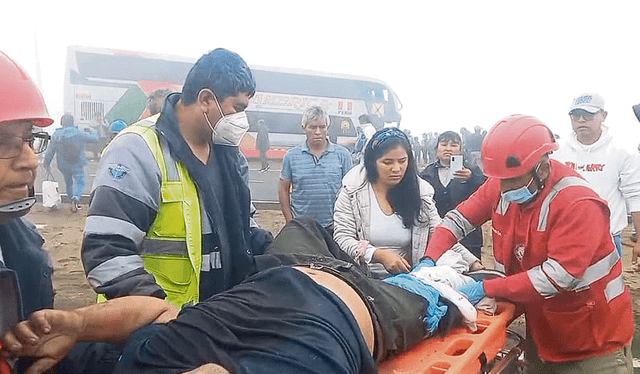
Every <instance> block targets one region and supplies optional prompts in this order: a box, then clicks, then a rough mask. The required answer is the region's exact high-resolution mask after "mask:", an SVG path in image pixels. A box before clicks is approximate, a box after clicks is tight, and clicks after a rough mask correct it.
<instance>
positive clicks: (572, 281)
mask: <svg viewBox="0 0 640 374" xmlns="http://www.w3.org/2000/svg"><path fill="white" fill-rule="evenodd" d="M557 149H558V145H557V143H556V142H555V139H554V137H553V134H552V133H551V131H550V130H549V129H548V128H547V127H546V126H545V125H544V124H543V123H542V122H541V121H539V120H538V119H536V118H534V117H529V116H522V115H513V116H510V117H506V118H504V119H502V120H501V121H500V122H498V123H497V124H496V125H495V126H494V127H493V128H492V129H491V131H490V132H489V134H488V135H487V136H486V138H485V140H484V142H483V144H482V160H483V163H484V171H485V174H486V175H487V176H488V177H489V179H488V180H487V182H486V183H485V184H484V185H482V186H480V188H479V189H478V191H477V192H476V193H475V194H474V195H472V196H470V197H469V199H467V200H466V201H463V202H462V203H460V205H458V206H457V207H456V209H454V210H452V211H450V212H449V213H447V215H446V217H445V218H444V220H443V223H442V224H441V225H440V226H438V228H436V230H435V232H434V235H433V237H432V238H431V240H429V244H428V246H427V249H426V252H425V256H426V257H428V259H426V260H423V262H427V263H430V261H429V259H432V260H434V261H435V260H437V259H438V258H439V257H440V255H442V253H444V252H445V251H446V250H447V249H449V248H451V246H452V245H453V244H455V243H456V242H457V241H458V240H460V239H462V238H464V237H465V235H466V234H467V233H469V232H471V231H472V230H473V229H474V228H476V227H479V226H481V225H482V224H483V223H485V222H487V221H489V220H492V235H493V251H494V256H495V259H496V268H497V269H498V270H502V271H504V272H505V273H506V274H507V277H506V278H495V279H488V280H484V281H480V282H477V283H475V284H471V285H469V286H465V287H464V288H463V289H461V290H459V291H461V292H462V293H464V294H466V295H467V296H468V297H469V299H470V300H471V301H472V302H474V301H476V300H480V299H481V298H482V297H483V296H484V295H487V296H490V297H498V298H505V299H508V300H510V301H513V302H515V303H518V304H520V305H522V306H523V307H524V310H525V316H526V324H527V339H529V340H530V343H531V344H528V348H527V351H526V353H525V359H526V369H525V372H526V373H623V372H624V373H627V372H628V373H631V372H632V370H633V367H632V356H631V348H630V347H631V340H632V337H633V336H632V335H633V317H632V312H631V300H630V296H629V292H628V290H627V289H626V288H625V284H624V280H623V278H622V261H621V258H620V255H619V254H618V252H617V251H616V249H615V246H614V243H613V239H612V237H611V234H610V233H609V209H608V207H607V203H606V202H605V201H604V200H603V199H602V198H600V197H599V196H598V195H597V194H596V193H595V192H594V191H593V190H592V189H591V188H590V187H589V185H588V183H587V182H586V181H585V180H584V179H582V177H580V175H579V174H578V173H576V172H574V171H573V170H571V169H569V168H568V167H566V166H564V165H562V164H561V163H559V162H557V161H554V160H550V159H549V157H548V155H549V153H551V152H552V151H554V150H557Z"/></svg>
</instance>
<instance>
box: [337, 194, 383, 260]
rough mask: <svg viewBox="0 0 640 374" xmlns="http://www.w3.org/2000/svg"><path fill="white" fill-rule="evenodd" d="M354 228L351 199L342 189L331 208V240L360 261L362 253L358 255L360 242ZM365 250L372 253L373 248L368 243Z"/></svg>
mask: <svg viewBox="0 0 640 374" xmlns="http://www.w3.org/2000/svg"><path fill="white" fill-rule="evenodd" d="M361 239H364V238H361V237H359V236H358V230H357V227H356V217H355V213H354V211H353V208H352V203H351V198H350V196H349V194H348V193H347V191H346V190H345V188H344V187H342V188H341V189H340V190H339V191H338V197H337V198H336V203H335V204H334V207H333V240H334V241H335V242H336V243H337V244H338V246H339V247H340V249H341V250H342V251H343V252H345V253H346V254H348V255H349V256H351V258H353V259H354V260H360V259H361V258H362V257H363V255H364V253H361V251H360V253H359V251H358V245H359V244H360V240H361ZM366 244H367V248H366V250H369V251H373V250H375V249H374V247H373V246H372V245H371V244H369V243H368V242H367V243H366Z"/></svg>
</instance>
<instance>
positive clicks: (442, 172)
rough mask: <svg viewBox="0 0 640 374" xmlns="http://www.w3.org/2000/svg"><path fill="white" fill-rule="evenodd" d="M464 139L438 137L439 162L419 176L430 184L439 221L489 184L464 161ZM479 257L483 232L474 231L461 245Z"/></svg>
mask: <svg viewBox="0 0 640 374" xmlns="http://www.w3.org/2000/svg"><path fill="white" fill-rule="evenodd" d="M462 154H463V152H462V139H461V138H460V135H459V134H458V133H456V132H455V131H446V132H443V133H442V134H440V136H438V141H437V143H436V160H435V161H434V162H432V163H431V164H429V165H427V167H426V168H425V169H424V170H422V172H420V174H419V175H420V177H421V178H422V179H424V180H426V181H427V182H429V183H430V184H431V185H432V186H433V188H434V190H435V194H434V196H433V200H434V201H435V203H436V208H437V209H438V214H439V215H440V217H444V215H445V214H446V213H447V212H448V211H450V210H452V209H455V207H456V206H457V205H458V204H459V203H460V202H462V201H463V200H465V199H466V198H468V197H469V196H470V195H471V194H472V193H474V192H475V191H476V190H477V189H478V187H480V185H481V184H482V183H484V181H485V180H486V178H485V176H484V175H483V174H482V171H480V169H479V168H478V167H477V166H473V165H470V164H468V163H467V162H465V161H464V157H463V155H462ZM460 243H461V244H462V245H463V246H465V247H467V249H469V251H470V252H471V253H473V254H474V255H475V256H476V257H478V258H481V256H480V255H481V252H482V244H483V240H482V229H481V228H478V229H476V230H473V232H471V233H470V234H469V235H467V236H466V237H465V238H464V239H462V241H461V242H460Z"/></svg>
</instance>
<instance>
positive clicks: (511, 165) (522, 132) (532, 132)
mask: <svg viewBox="0 0 640 374" xmlns="http://www.w3.org/2000/svg"><path fill="white" fill-rule="evenodd" d="M557 149H558V143H556V139H555V137H554V136H553V133H552V132H551V130H549V128H548V127H547V126H546V125H545V124H544V123H542V121H540V120H539V119H537V118H535V117H531V116H524V115H521V114H514V115H512V116H509V117H505V118H503V119H502V120H500V121H499V122H498V123H496V124H495V125H494V126H493V127H492V128H491V130H490V131H489V133H488V134H487V136H486V137H485V138H484V141H483V142H482V162H483V166H484V172H485V174H486V175H487V176H489V177H493V178H498V179H508V178H514V177H518V176H521V175H524V174H526V173H528V172H529V171H530V170H531V169H533V167H534V166H535V164H536V163H537V162H538V160H540V157H542V156H544V155H546V154H547V153H549V152H551V151H555V150H557Z"/></svg>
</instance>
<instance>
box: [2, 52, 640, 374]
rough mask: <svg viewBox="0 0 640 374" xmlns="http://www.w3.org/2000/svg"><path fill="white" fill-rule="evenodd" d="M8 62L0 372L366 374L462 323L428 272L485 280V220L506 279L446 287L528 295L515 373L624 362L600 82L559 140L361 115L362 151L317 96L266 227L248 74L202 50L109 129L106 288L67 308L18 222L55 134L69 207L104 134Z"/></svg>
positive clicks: (90, 259) (637, 160) (90, 246)
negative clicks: (336, 134) (520, 362)
mask: <svg viewBox="0 0 640 374" xmlns="http://www.w3.org/2000/svg"><path fill="white" fill-rule="evenodd" d="M0 71H2V74H1V75H0V80H1V81H2V84H0V100H2V103H3V105H2V107H3V108H5V109H3V110H2V112H1V113H0V273H5V274H7V276H8V278H3V280H4V279H13V280H14V282H15V283H16V284H17V286H16V287H15V288H16V289H18V291H17V294H16V295H3V297H5V296H6V297H11V296H13V297H14V298H15V300H17V301H16V303H17V304H19V305H20V308H19V309H21V310H22V311H24V315H18V316H16V317H15V320H16V322H17V320H21V319H24V318H23V317H27V316H28V318H26V319H24V320H23V321H22V322H19V323H18V324H17V325H6V323H7V322H6V321H11V320H12V319H11V318H5V317H4V315H3V318H2V323H3V325H2V326H1V327H2V332H3V336H2V350H3V357H7V356H12V357H16V358H19V359H18V360H11V361H7V360H2V361H0V372H2V370H4V369H3V368H6V367H7V366H9V365H13V366H14V369H13V370H15V371H17V372H23V371H24V370H27V368H29V369H28V370H30V371H29V372H30V373H39V372H43V371H45V370H48V369H49V368H52V367H55V368H56V370H57V371H58V372H64V373H146V372H148V373H187V372H188V373H292V372H304V373H375V372H377V368H376V366H377V363H379V362H381V361H382V360H384V359H385V358H387V357H390V356H392V355H395V354H398V353H401V352H403V351H405V350H407V349H408V348H410V347H411V346H413V345H414V344H416V343H417V342H419V341H420V340H422V339H425V338H428V337H429V336H431V335H432V334H433V333H435V331H436V330H438V329H440V330H442V326H445V325H449V324H450V323H451V321H456V320H459V319H460V315H459V314H460V313H459V312H458V313H456V310H457V306H456V304H455V303H452V302H450V301H449V300H447V299H446V298H445V297H442V295H441V294H440V293H439V291H438V288H436V287H434V286H433V285H432V284H430V283H429V282H426V283H425V281H424V274H425V271H427V272H428V270H429V269H432V268H433V269H438V268H439V267H445V266H447V267H451V268H454V269H455V270H456V272H457V273H460V274H461V273H464V274H474V273H475V274H478V272H480V273H482V270H483V269H484V264H483V262H482V254H481V248H482V246H483V236H482V235H483V234H482V230H481V226H482V225H483V224H484V223H486V222H488V221H491V224H492V230H491V234H492V239H493V255H494V257H495V264H496V269H497V270H499V271H500V272H502V273H503V276H497V277H491V276H486V277H481V279H479V280H474V278H469V279H468V280H466V281H464V282H461V283H460V284H457V285H456V286H455V292H457V293H459V295H461V296H464V302H468V303H471V304H477V303H479V302H480V301H481V300H483V299H485V298H490V299H495V298H498V299H504V300H508V301H511V302H513V303H516V304H517V305H518V306H520V309H521V310H522V311H523V312H524V314H525V317H526V327H527V334H526V339H527V340H526V342H527V346H526V352H525V365H524V372H525V373H592V372H598V373H622V372H626V373H630V372H631V371H632V356H631V350H630V347H631V341H632V338H633V330H634V326H633V325H634V322H633V316H632V309H631V299H630V295H629V292H628V289H627V288H626V287H625V284H624V280H623V278H622V261H621V258H622V246H621V239H620V233H621V231H622V229H623V228H624V227H626V225H627V221H626V220H627V215H628V214H630V215H631V217H632V219H633V222H634V225H635V227H636V229H638V228H640V214H639V213H638V212H640V155H638V154H636V153H630V152H627V151H624V150H622V149H620V148H618V147H616V146H615V143H614V142H613V141H612V140H611V136H610V135H609V134H608V131H607V127H606V125H604V120H605V119H606V116H607V112H606V111H605V105H604V99H603V98H602V97H601V96H599V95H597V94H583V95H580V96H578V97H577V98H576V99H574V101H573V102H572V104H571V106H570V109H569V116H570V122H571V125H572V128H573V130H574V137H573V138H571V139H568V140H567V142H566V143H565V144H562V145H560V144H559V143H558V141H557V140H556V137H555V136H554V134H553V133H552V132H551V131H550V130H549V128H548V127H547V126H546V125H545V124H544V123H542V122H541V121H540V120H538V119H536V118H535V117H531V116H525V115H512V116H508V117H505V118H503V119H501V120H500V121H498V122H497V123H496V124H495V125H494V126H493V127H492V128H491V129H490V130H489V132H484V131H483V130H482V128H481V127H479V126H476V127H475V128H474V133H471V132H469V131H467V130H466V129H464V128H463V129H461V131H460V133H456V132H454V131H444V132H442V133H439V134H438V133H429V134H423V139H422V141H419V139H418V137H412V136H411V134H410V133H409V132H407V131H401V130H400V129H398V128H395V127H389V128H382V129H379V130H376V129H375V128H373V125H371V120H370V118H367V116H361V117H360V119H359V122H360V127H359V133H360V134H361V135H362V136H361V138H362V139H361V142H360V144H358V145H357V147H356V152H357V153H358V155H357V157H356V158H354V157H353V156H354V155H353V154H352V153H351V152H349V151H348V150H347V149H346V148H345V147H343V146H341V145H338V144H335V143H334V142H332V141H331V140H330V139H329V137H328V134H329V126H330V124H331V121H330V118H329V115H328V114H327V112H326V110H325V109H324V108H323V107H321V106H312V107H309V108H307V110H306V111H305V112H304V114H303V116H302V119H301V126H302V128H303V131H304V133H305V140H304V141H303V142H302V143H301V144H300V145H299V146H297V147H294V148H291V149H290V150H289V151H288V152H287V153H286V155H285V156H284V158H283V161H282V169H281V172H280V182H279V189H278V198H279V202H280V207H281V210H282V214H283V216H284V217H285V220H286V222H287V223H286V225H285V226H284V227H283V228H282V230H281V231H280V232H279V233H278V234H277V236H276V237H275V238H274V237H273V235H272V234H271V233H270V232H269V231H268V230H265V229H263V228H261V227H259V226H258V225H257V224H256V222H255V221H254V220H253V218H252V215H253V213H254V212H255V208H254V207H253V204H252V202H251V193H250V189H249V179H248V172H249V165H248V162H247V159H246V158H245V157H244V155H243V154H242V153H241V152H240V149H239V144H240V142H241V139H242V138H243V136H244V135H245V134H246V132H247V131H248V129H249V122H248V120H247V115H246V112H245V110H246V108H247V107H248V105H249V101H250V99H251V98H252V97H253V95H254V94H255V92H256V83H255V81H254V78H253V75H252V73H251V69H250V68H249V66H248V65H247V64H246V62H245V61H244V60H243V59H242V58H241V57H240V56H239V55H238V54H236V53H234V52H231V51H228V50H226V49H222V48H218V49H215V50H213V51H211V52H209V53H207V54H205V55H203V56H202V57H201V58H200V59H198V61H197V62H196V63H195V64H194V66H193V67H192V68H191V70H190V71H189V73H188V75H187V77H186V79H185V82H184V85H183V89H182V92H161V93H158V95H157V96H158V97H160V99H159V102H158V100H156V99H157V97H156V96H154V97H152V98H151V97H150V100H149V104H150V114H152V115H151V116H150V117H147V118H143V119H141V120H140V121H139V122H137V123H135V124H132V125H129V126H126V124H124V126H123V124H121V123H119V124H118V126H117V128H116V126H114V128H113V129H111V131H112V132H117V136H115V137H113V139H111V140H110V142H109V143H108V144H107V145H106V147H105V148H104V150H102V157H101V160H100V165H99V168H98V172H97V174H96V177H95V181H94V183H93V186H92V190H91V198H90V203H89V206H88V212H87V219H86V223H85V229H84V234H83V235H84V237H83V242H82V247H81V248H80V249H79V250H80V253H81V257H82V262H83V265H84V268H85V272H86V276H87V280H88V282H89V284H90V285H91V286H92V287H93V289H94V290H95V291H96V293H97V294H98V295H99V297H98V298H99V300H98V301H99V303H97V304H93V305H90V306H87V307H84V308H80V309H77V310H70V311H61V310H53V309H51V308H52V306H53V296H54V291H53V287H52V283H51V273H52V266H51V262H50V260H49V258H48V256H47V254H46V252H45V251H44V250H43V244H44V243H43V240H42V238H41V236H40V235H39V233H38V232H37V230H36V229H35V227H34V226H33V225H31V224H30V223H29V222H28V221H27V220H26V219H25V218H24V217H23V216H24V215H25V214H26V213H27V212H28V211H29V209H30V208H31V207H32V206H33V204H34V203H35V197H34V189H33V184H34V180H35V173H36V169H37V167H38V159H37V156H36V154H38V153H42V152H44V151H45V150H46V149H47V146H49V150H48V151H47V153H46V157H45V167H46V169H47V170H48V169H50V166H51V162H52V161H53V158H54V156H55V155H57V159H56V162H57V166H58V168H59V169H60V171H61V172H62V173H63V175H64V177H65V182H67V188H68V195H69V196H70V198H71V200H72V207H71V209H72V211H77V210H78V209H79V208H80V205H79V193H81V192H82V188H83V185H84V175H82V177H80V176H79V174H80V173H81V172H82V174H83V173H84V171H83V170H82V169H83V166H84V163H85V162H86V161H85V160H84V148H83V147H84V143H85V142H91V141H95V139H96V137H97V134H96V133H94V132H92V131H82V130H79V129H78V128H77V127H76V126H74V120H73V117H72V116H70V115H67V114H66V115H65V116H63V118H62V120H61V124H62V128H61V129H59V130H56V132H54V134H53V136H52V137H50V136H49V135H48V134H47V133H45V132H43V131H42V130H41V129H42V128H43V127H47V126H49V125H51V124H52V123H53V120H52V119H51V118H50V116H49V114H48V112H47V108H46V105H45V103H44V100H43V98H42V95H41V94H40V92H39V91H38V89H37V88H36V86H35V84H34V83H33V81H32V80H31V79H30V78H29V77H28V75H26V74H25V73H24V71H23V70H22V69H21V68H20V67H19V65H18V64H16V63H15V62H14V61H13V60H11V59H10V58H9V57H8V56H6V55H4V54H2V53H0ZM151 106H152V107H153V110H154V111H156V110H157V112H156V113H153V112H151ZM261 126H264V123H262V124H261ZM262 131H263V136H264V134H266V139H262V140H261V141H260V142H261V143H262V144H264V143H265V141H266V144H267V145H266V146H263V149H261V159H262V164H261V170H263V171H266V170H268V169H269V163H268V160H267V158H266V150H268V147H269V146H268V130H266V129H264V130H262ZM67 133H69V134H67ZM71 133H73V137H74V138H75V139H78V140H77V144H76V146H77V147H76V148H78V149H77V150H74V149H71V148H73V147H72V146H71V145H69V144H68V143H69V141H68V139H66V138H70V137H72V136H71V135H70V134H71ZM359 138H360V136H359ZM359 140H360V139H359ZM72 152H75V153H76V157H75V158H74V162H71V161H70V158H69V157H68V155H67V153H72ZM460 155H462V156H463V158H462V159H463V161H462V162H459V161H458V159H457V156H460ZM354 161H355V162H354ZM638 255H640V245H636V246H635V247H634V248H633V252H632V259H633V262H634V263H635V262H636V261H637V258H638ZM485 274H486V273H485ZM440 281H445V282H446V279H444V280H442V279H441V280H440ZM6 289H7V288H6V287H3V290H6ZM434 295H435V297H434ZM436 306H437V307H436ZM4 312H5V311H4V310H3V313H4ZM17 314H20V313H17ZM609 316H615V317H616V318H608V317H609ZM442 321H447V322H442ZM9 370H12V369H9Z"/></svg>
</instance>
